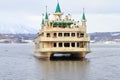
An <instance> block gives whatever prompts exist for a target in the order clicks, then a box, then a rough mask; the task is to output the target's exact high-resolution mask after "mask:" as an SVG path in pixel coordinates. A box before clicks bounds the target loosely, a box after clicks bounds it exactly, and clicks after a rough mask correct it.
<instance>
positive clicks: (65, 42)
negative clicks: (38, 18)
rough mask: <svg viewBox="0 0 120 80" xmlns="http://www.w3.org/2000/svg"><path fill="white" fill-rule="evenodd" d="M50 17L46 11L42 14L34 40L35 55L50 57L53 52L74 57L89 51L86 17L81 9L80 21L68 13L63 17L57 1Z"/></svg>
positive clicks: (79, 56) (44, 57)
mask: <svg viewBox="0 0 120 80" xmlns="http://www.w3.org/2000/svg"><path fill="white" fill-rule="evenodd" d="M53 16H54V19H50V15H49V14H48V12H47V9H46V13H45V16H42V22H41V29H40V31H39V32H38V35H37V37H36V38H35V42H34V52H35V56H36V57H38V58H41V59H50V58H51V57H54V55H55V54H68V53H69V54H70V55H71V56H72V57H74V58H85V56H86V54H88V53H89V52H90V36H89V35H87V33H86V29H87V26H86V22H87V20H86V17H85V12H84V9H83V13H82V18H81V20H80V21H75V20H74V19H72V18H71V15H70V14H68V15H66V16H65V17H64V18H63V13H62V12H61V8H60V5H59V2H58V3H57V6H56V10H55V12H54V13H53Z"/></svg>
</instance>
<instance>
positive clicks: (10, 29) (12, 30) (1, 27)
mask: <svg viewBox="0 0 120 80" xmlns="http://www.w3.org/2000/svg"><path fill="white" fill-rule="evenodd" d="M37 32H38V29H35V28H33V27H30V26H27V25H22V24H0V34H36V33H37Z"/></svg>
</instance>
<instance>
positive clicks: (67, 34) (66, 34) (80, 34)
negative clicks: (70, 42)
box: [47, 33, 84, 37]
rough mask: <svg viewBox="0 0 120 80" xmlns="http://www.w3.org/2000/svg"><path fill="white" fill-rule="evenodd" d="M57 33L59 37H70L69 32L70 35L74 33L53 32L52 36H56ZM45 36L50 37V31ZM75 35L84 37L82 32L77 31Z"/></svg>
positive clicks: (72, 35) (73, 35)
mask: <svg viewBox="0 0 120 80" xmlns="http://www.w3.org/2000/svg"><path fill="white" fill-rule="evenodd" d="M57 34H58V36H59V37H62V36H64V37H70V34H71V37H75V36H76V34H75V33H53V36H54V37H57ZM47 37H51V35H50V33H47ZM77 37H84V34H83V33H77Z"/></svg>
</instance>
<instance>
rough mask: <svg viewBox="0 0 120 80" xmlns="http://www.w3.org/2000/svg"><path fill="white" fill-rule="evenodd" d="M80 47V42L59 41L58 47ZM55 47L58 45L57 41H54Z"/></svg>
mask: <svg viewBox="0 0 120 80" xmlns="http://www.w3.org/2000/svg"><path fill="white" fill-rule="evenodd" d="M70 45H71V47H75V46H77V47H80V43H77V45H76V44H75V43H58V47H70ZM53 47H57V43H53ZM81 47H83V45H81Z"/></svg>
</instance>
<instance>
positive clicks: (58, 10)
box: [55, 2, 61, 13]
mask: <svg viewBox="0 0 120 80" xmlns="http://www.w3.org/2000/svg"><path fill="white" fill-rule="evenodd" d="M55 13H61V9H60V5H59V2H58V3H57V7H56V11H55Z"/></svg>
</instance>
